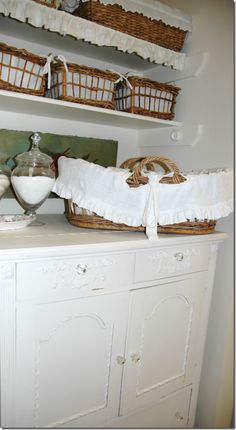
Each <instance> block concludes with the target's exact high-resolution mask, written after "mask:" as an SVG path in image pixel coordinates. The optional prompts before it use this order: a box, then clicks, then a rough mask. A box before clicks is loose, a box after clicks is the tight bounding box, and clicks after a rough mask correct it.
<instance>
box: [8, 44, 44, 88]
mask: <svg viewBox="0 0 236 430" xmlns="http://www.w3.org/2000/svg"><path fill="white" fill-rule="evenodd" d="M45 63H46V58H43V57H39V56H38V55H35V54H31V53H30V52H28V51H26V50H25V49H18V48H14V47H12V46H8V45H6V44H4V43H0V88H2V89H4V90H9V91H17V92H21V93H27V94H32V95H36V96H43V95H44V94H45V87H46V77H45V75H43V67H44V65H45Z"/></svg>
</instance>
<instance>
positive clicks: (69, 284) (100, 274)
mask: <svg viewBox="0 0 236 430" xmlns="http://www.w3.org/2000/svg"><path fill="white" fill-rule="evenodd" d="M133 265H134V254H125V255H115V254H113V255H100V256H98V255H97V256H94V257H91V256H89V257H77V258H73V259H72V258H66V259H65V258H64V259H53V260H52V259H51V260H50V261H49V260H45V259H42V260H38V261H36V262H35V261H34V262H27V263H20V264H17V283H18V300H19V301H24V300H32V301H35V302H37V303H40V302H42V301H45V300H47V301H48V300H50V301H51V300H63V299H67V300H68V299H69V298H77V297H81V298H83V297H86V296H91V295H96V294H98V293H106V292H112V291H114V290H117V289H118V288H119V289H126V290H127V286H128V287H129V285H131V284H132V279H133V271H132V268H133ZM42 285H44V288H42Z"/></svg>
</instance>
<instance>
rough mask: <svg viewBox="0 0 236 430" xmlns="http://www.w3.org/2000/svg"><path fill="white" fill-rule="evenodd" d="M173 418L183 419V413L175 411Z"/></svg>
mask: <svg viewBox="0 0 236 430" xmlns="http://www.w3.org/2000/svg"><path fill="white" fill-rule="evenodd" d="M175 418H176V419H177V421H183V419H184V417H183V415H182V414H181V412H179V411H178V412H176V414H175Z"/></svg>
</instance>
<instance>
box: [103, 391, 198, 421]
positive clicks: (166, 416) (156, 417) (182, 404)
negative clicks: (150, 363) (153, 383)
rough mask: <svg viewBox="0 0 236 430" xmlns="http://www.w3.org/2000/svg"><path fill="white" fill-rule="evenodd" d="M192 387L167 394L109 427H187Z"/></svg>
mask: <svg viewBox="0 0 236 430" xmlns="http://www.w3.org/2000/svg"><path fill="white" fill-rule="evenodd" d="M191 394H192V389H191V387H190V388H186V389H183V390H180V391H178V392H177V393H174V394H172V395H169V396H167V397H165V398H163V399H162V400H160V401H159V402H158V403H157V404H155V405H153V406H151V407H150V408H145V409H144V410H141V411H138V412H137V413H135V414H132V415H129V416H127V417H120V419H119V421H116V422H113V423H112V424H111V423H110V425H109V427H111V428H112V427H118V428H122V427H127V428H129V427H132V428H144V427H145V428H184V427H188V416H189V408H190V402H191Z"/></svg>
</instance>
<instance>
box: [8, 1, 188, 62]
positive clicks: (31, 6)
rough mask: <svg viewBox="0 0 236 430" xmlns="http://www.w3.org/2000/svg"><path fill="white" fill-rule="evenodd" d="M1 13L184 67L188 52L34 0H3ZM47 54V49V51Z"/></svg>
mask: <svg viewBox="0 0 236 430" xmlns="http://www.w3.org/2000/svg"><path fill="white" fill-rule="evenodd" d="M0 13H2V14H3V15H5V16H11V17H12V18H14V19H17V20H18V21H21V22H28V23H29V24H31V25H32V26H34V27H41V28H45V29H46V30H49V31H53V32H56V33H59V34H62V35H69V36H73V37H75V38H76V39H82V40H85V41H86V42H90V43H93V44H95V45H98V46H111V47H115V48H117V49H118V50H119V51H123V52H128V53H130V54H131V53H136V54H137V55H139V56H140V57H142V58H144V59H146V60H147V59H148V60H150V61H151V62H153V63H157V64H163V65H165V66H172V67H173V68H174V69H176V70H183V69H184V64H185V54H184V53H178V52H174V51H171V50H170V49H165V48H162V47H161V46H159V45H155V44H153V43H149V42H146V41H145V40H141V39H137V38H135V37H132V36H129V35H126V34H124V33H121V32H119V31H116V30H112V29H110V28H108V27H103V26H101V25H99V24H96V23H93V22H90V21H87V20H85V19H82V18H79V17H75V16H73V15H70V14H68V13H66V12H63V11H58V10H56V9H53V8H49V7H46V6H43V5H40V4H38V3H35V2H34V1H31V0H21V1H19V0H0ZM46 54H47V53H46Z"/></svg>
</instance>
